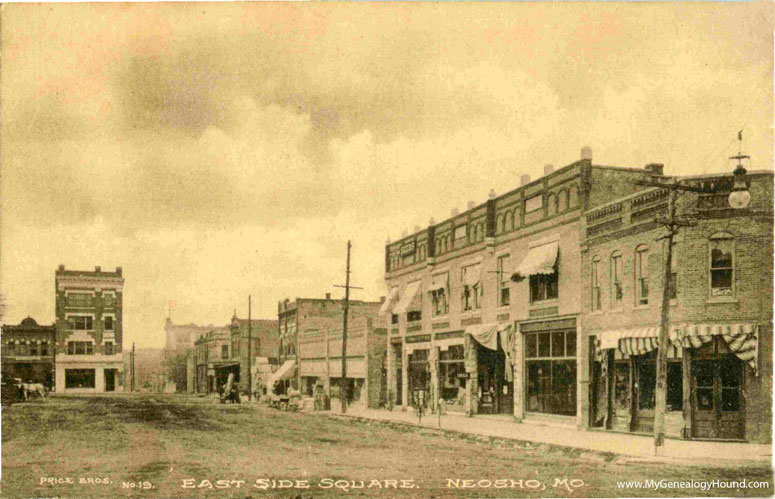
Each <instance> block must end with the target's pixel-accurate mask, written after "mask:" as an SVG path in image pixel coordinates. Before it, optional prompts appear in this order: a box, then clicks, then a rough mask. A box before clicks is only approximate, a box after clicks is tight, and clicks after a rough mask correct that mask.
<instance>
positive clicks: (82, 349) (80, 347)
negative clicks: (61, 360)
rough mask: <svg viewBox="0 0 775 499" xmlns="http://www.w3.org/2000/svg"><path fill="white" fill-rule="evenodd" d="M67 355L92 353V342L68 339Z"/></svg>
mask: <svg viewBox="0 0 775 499" xmlns="http://www.w3.org/2000/svg"><path fill="white" fill-rule="evenodd" d="M67 355H94V344H93V343H92V342H91V341H68V342H67Z"/></svg>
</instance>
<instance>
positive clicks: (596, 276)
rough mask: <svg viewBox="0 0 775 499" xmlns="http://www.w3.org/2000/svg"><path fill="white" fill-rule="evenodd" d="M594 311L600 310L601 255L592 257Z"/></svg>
mask: <svg viewBox="0 0 775 499" xmlns="http://www.w3.org/2000/svg"><path fill="white" fill-rule="evenodd" d="M590 270H591V274H592V311H593V312H594V311H595V310H600V309H601V308H602V307H601V306H600V282H601V277H600V257H599V256H596V257H594V258H593V259H592V268H591V269H590Z"/></svg>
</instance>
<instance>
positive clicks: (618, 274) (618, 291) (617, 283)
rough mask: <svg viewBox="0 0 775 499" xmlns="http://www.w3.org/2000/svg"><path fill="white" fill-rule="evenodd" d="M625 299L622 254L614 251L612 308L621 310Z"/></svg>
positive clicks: (612, 256) (612, 258) (612, 263)
mask: <svg viewBox="0 0 775 499" xmlns="http://www.w3.org/2000/svg"><path fill="white" fill-rule="evenodd" d="M622 298H624V288H623V287H622V254H621V252H619V251H614V252H613V253H612V254H611V308H614V309H615V308H621V306H622Z"/></svg>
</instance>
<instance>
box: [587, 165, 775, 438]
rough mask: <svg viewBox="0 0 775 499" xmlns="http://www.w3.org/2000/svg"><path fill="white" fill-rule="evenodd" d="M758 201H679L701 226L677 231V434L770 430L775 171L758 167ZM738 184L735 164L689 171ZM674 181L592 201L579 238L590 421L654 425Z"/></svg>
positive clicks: (673, 327)
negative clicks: (735, 205) (659, 217)
mask: <svg viewBox="0 0 775 499" xmlns="http://www.w3.org/2000/svg"><path fill="white" fill-rule="evenodd" d="M748 179H749V181H750V194H751V204H750V206H749V207H748V208H746V209H742V210H733V209H731V208H730V207H729V204H728V202H727V194H726V193H722V194H707V195H706V194H699V195H698V194H693V193H685V194H683V195H682V196H681V197H679V198H678V202H677V205H676V212H677V214H679V215H684V216H687V215H688V216H690V218H691V219H692V220H694V221H696V225H694V226H689V227H682V228H681V229H680V231H679V233H678V235H677V236H676V238H675V239H674V243H673V256H672V262H673V265H672V269H671V270H672V273H673V276H674V283H675V285H674V286H673V287H672V288H671V289H670V290H668V292H669V293H670V309H669V310H670V312H669V319H670V328H669V330H668V331H669V338H670V345H669V347H668V370H667V374H668V384H667V413H666V416H665V421H666V433H667V435H668V436H673V437H683V438H714V439H733V440H748V441H752V442H760V443H769V442H771V440H772V426H771V424H772V332H773V331H772V311H773V302H772V292H773V289H772V279H773V272H772V270H773V266H772V255H773V212H772V205H773V173H772V172H752V173H749V175H748ZM683 181H684V182H689V183H692V184H696V185H698V186H709V185H710V184H711V183H713V184H714V185H715V186H716V188H718V189H719V191H720V192H727V193H728V191H729V190H730V188H731V184H732V177H731V175H715V176H698V177H688V178H685V179H683ZM667 196H668V192H667V190H666V189H658V188H656V189H649V190H648V191H644V192H639V193H636V194H632V195H629V196H625V197H622V198H620V199H616V200H614V201H612V202H610V203H607V204H605V205H603V206H600V207H598V208H596V209H592V210H590V211H588V212H587V213H586V215H585V217H584V222H585V224H586V227H585V231H584V234H583V237H582V281H581V282H582V284H583V286H582V289H583V291H582V294H581V298H582V303H583V309H584V315H583V331H584V334H583V338H582V341H581V342H580V345H581V354H580V358H581V359H583V361H582V362H581V363H580V365H579V380H580V386H582V387H584V390H583V391H582V393H581V395H580V408H581V414H582V423H583V426H586V427H593V428H601V429H608V430H614V431H627V432H634V433H640V432H644V433H651V432H653V424H654V406H655V393H654V388H655V377H656V363H655V359H656V352H657V341H656V340H657V336H658V334H659V325H660V312H661V304H662V297H663V288H664V267H663V265H664V255H665V247H664V245H665V243H664V240H661V239H659V238H660V237H661V236H663V235H664V234H665V232H666V230H665V229H664V228H663V227H662V226H660V225H658V224H657V223H656V222H655V221H654V216H655V214H658V213H665V210H666V206H667Z"/></svg>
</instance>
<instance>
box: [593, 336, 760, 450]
mask: <svg viewBox="0 0 775 499" xmlns="http://www.w3.org/2000/svg"><path fill="white" fill-rule="evenodd" d="M758 329H759V328H758V326H756V325H753V324H723V325H721V324H718V325H710V324H702V325H697V324H684V325H677V326H673V327H671V329H670V334H669V339H670V345H669V346H668V352H667V353H668V364H667V393H666V412H665V434H666V435H667V436H673V437H681V438H697V439H724V440H744V439H745V438H746V436H745V417H746V407H745V400H746V397H745V396H744V390H745V379H746V377H747V376H754V377H755V376H757V375H758V373H757V366H758V336H759V332H758ZM658 335H659V328H658V327H648V328H639V329H629V330H617V331H605V332H602V333H599V334H597V335H596V338H595V340H594V350H593V351H595V361H594V366H593V369H592V374H593V375H592V385H591V389H590V396H591V399H592V400H591V403H590V406H591V408H592V411H591V418H592V421H591V426H592V427H597V428H604V429H609V430H614V431H625V432H633V433H644V434H650V433H653V431H654V409H655V402H656V391H655V390H656V378H657V374H656V373H657V367H656V357H657V352H658Z"/></svg>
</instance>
